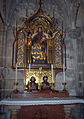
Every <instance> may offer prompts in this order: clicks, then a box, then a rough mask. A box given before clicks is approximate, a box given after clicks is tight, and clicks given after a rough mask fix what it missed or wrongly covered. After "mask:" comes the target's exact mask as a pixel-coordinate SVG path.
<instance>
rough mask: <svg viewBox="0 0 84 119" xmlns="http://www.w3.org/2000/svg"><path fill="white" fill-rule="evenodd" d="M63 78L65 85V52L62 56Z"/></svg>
mask: <svg viewBox="0 0 84 119" xmlns="http://www.w3.org/2000/svg"><path fill="white" fill-rule="evenodd" d="M63 56H64V57H63V78H64V83H65V50H64V55H63Z"/></svg>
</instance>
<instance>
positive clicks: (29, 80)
mask: <svg viewBox="0 0 84 119" xmlns="http://www.w3.org/2000/svg"><path fill="white" fill-rule="evenodd" d="M30 66H31V64H29V82H30V68H31V67H30Z"/></svg>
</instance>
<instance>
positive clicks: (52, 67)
mask: <svg viewBox="0 0 84 119" xmlns="http://www.w3.org/2000/svg"><path fill="white" fill-rule="evenodd" d="M51 71H52V83H54V78H53V64H51Z"/></svg>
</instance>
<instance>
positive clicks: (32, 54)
mask: <svg viewBox="0 0 84 119" xmlns="http://www.w3.org/2000/svg"><path fill="white" fill-rule="evenodd" d="M57 33H58V32H57V31H56V32H55V33H53V34H52V36H51V35H50V34H47V33H46V32H44V31H43V28H42V26H39V27H38V30H37V32H36V33H34V34H33V35H32V33H31V32H29V34H28V47H29V49H28V50H29V56H28V57H29V62H30V63H37V64H40V63H42V64H47V63H48V59H49V56H48V54H49V53H48V52H49V47H48V46H49V43H50V45H51V40H53V39H54V37H55V35H56V34H57Z"/></svg>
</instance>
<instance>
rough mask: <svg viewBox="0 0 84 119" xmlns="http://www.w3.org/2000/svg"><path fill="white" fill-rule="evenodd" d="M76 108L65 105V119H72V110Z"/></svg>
mask: <svg viewBox="0 0 84 119" xmlns="http://www.w3.org/2000/svg"><path fill="white" fill-rule="evenodd" d="M74 106H75V105H64V112H65V119H70V115H71V108H73V107H74Z"/></svg>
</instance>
